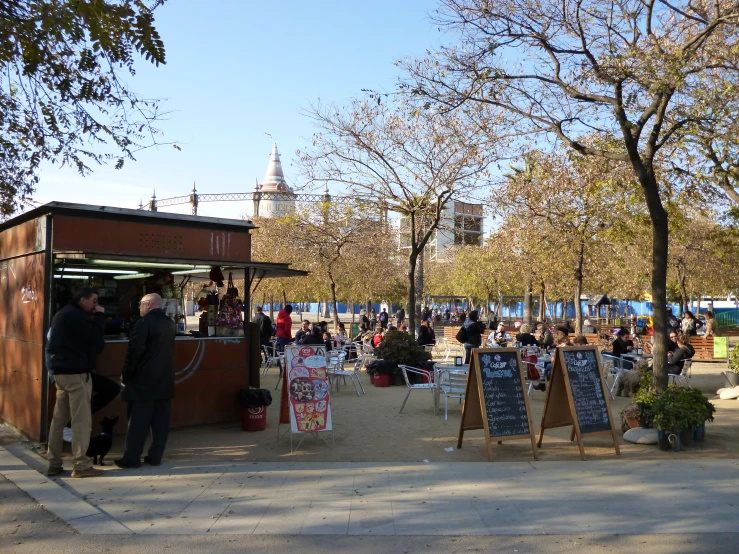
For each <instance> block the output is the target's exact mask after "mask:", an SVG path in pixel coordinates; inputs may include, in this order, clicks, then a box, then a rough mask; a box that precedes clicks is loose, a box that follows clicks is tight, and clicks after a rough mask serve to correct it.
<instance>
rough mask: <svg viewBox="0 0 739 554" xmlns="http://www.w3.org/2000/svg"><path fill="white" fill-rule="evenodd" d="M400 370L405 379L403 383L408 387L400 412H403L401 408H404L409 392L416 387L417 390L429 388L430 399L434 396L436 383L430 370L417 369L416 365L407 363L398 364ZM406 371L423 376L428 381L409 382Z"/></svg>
mask: <svg viewBox="0 0 739 554" xmlns="http://www.w3.org/2000/svg"><path fill="white" fill-rule="evenodd" d="M398 367H399V368H400V370H401V371H402V372H403V379H405V384H406V386H407V387H408V393H407V394H406V395H405V399H404V400H403V405H402V406H401V407H400V412H398V413H401V414H402V413H403V408H405V403H406V402H408V397H409V396H410V395H411V392H413V391H414V390H416V389H419V390H430V391H431V399H432V400H433V398H434V391H435V390H436V383H434V382H433V380H434V378H433V374H432V373H431V372H430V371H426V370H425V369H418V368H417V367H410V366H407V365H399V366H398ZM408 373H414V374H416V375H421V376H422V377H425V378H426V380H427V381H428V383H418V384H411V382H410V380H409V379H408Z"/></svg>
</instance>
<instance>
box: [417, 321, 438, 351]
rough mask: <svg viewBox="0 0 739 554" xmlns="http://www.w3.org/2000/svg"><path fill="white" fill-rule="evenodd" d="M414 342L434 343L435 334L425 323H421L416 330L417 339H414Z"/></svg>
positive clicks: (420, 344) (420, 343) (423, 344)
mask: <svg viewBox="0 0 739 554" xmlns="http://www.w3.org/2000/svg"><path fill="white" fill-rule="evenodd" d="M416 342H417V343H418V346H427V345H429V344H436V334H435V333H434V332H433V331H432V330H431V329H429V328H428V327H426V326H425V325H421V328H420V329H419V330H418V339H416Z"/></svg>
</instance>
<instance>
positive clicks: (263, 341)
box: [253, 306, 274, 348]
mask: <svg viewBox="0 0 739 554" xmlns="http://www.w3.org/2000/svg"><path fill="white" fill-rule="evenodd" d="M256 312H257V315H255V316H254V319H253V322H254V323H258V324H259V344H260V346H266V347H268V348H272V344H271V343H270V339H271V338H272V335H273V334H274V333H273V332H272V320H271V319H270V318H269V316H268V315H267V314H265V313H264V312H263V311H262V307H261V306H257V307H256Z"/></svg>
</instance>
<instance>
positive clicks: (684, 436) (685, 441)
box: [680, 429, 695, 447]
mask: <svg viewBox="0 0 739 554" xmlns="http://www.w3.org/2000/svg"><path fill="white" fill-rule="evenodd" d="M694 433H695V429H683V430H682V431H680V446H681V447H682V446H693V434H694Z"/></svg>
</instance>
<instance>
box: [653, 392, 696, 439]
mask: <svg viewBox="0 0 739 554" xmlns="http://www.w3.org/2000/svg"><path fill="white" fill-rule="evenodd" d="M652 413H653V416H654V426H655V427H656V428H657V431H658V434H657V441H658V444H659V448H660V450H680V433H681V432H682V431H683V430H685V429H687V428H688V427H689V420H690V414H689V413H688V411H687V409H686V407H685V406H684V403H683V402H682V400H681V399H680V392H679V387H676V386H674V385H670V386H669V387H667V390H666V391H664V392H663V393H662V394H660V395H658V396H657V397H656V398H655V399H654V403H653V404H652Z"/></svg>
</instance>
